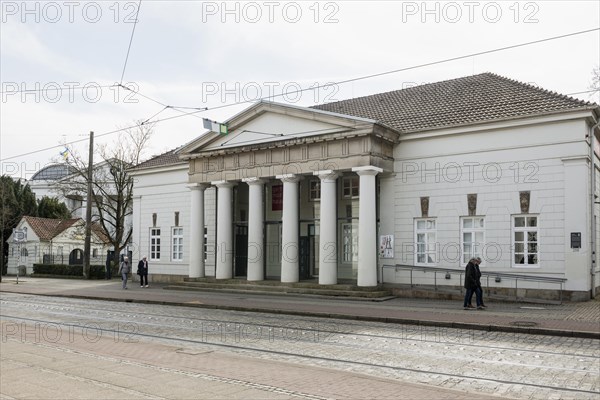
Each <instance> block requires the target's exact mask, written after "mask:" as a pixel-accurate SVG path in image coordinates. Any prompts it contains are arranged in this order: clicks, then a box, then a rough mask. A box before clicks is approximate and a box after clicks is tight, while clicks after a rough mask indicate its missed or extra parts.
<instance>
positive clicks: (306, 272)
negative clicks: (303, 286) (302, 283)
mask: <svg viewBox="0 0 600 400" xmlns="http://www.w3.org/2000/svg"><path fill="white" fill-rule="evenodd" d="M300 279H310V238H309V237H308V236H302V237H300Z"/></svg>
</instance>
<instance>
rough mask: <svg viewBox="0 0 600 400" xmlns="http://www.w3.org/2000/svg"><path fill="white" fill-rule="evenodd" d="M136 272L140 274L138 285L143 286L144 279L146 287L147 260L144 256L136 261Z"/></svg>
mask: <svg viewBox="0 0 600 400" xmlns="http://www.w3.org/2000/svg"><path fill="white" fill-rule="evenodd" d="M137 274H138V275H139V276H140V287H144V280H145V281H146V287H148V260H146V256H144V257H142V259H141V260H140V262H139V263H138V268H137Z"/></svg>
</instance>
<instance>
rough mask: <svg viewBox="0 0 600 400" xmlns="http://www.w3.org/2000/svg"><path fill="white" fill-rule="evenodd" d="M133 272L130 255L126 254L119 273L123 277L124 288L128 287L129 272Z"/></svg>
mask: <svg viewBox="0 0 600 400" xmlns="http://www.w3.org/2000/svg"><path fill="white" fill-rule="evenodd" d="M129 272H131V266H130V265H129V257H127V256H125V257H124V258H123V262H121V265H119V274H121V278H122V279H123V289H127V274H129Z"/></svg>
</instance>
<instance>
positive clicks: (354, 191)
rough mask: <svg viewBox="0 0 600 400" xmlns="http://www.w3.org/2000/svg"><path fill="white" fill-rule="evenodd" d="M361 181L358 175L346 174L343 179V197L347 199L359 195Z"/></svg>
mask: <svg viewBox="0 0 600 400" xmlns="http://www.w3.org/2000/svg"><path fill="white" fill-rule="evenodd" d="M359 182H360V179H359V177H358V176H345V177H344V178H343V179H342V197H343V198H345V199H351V198H353V197H358V195H359Z"/></svg>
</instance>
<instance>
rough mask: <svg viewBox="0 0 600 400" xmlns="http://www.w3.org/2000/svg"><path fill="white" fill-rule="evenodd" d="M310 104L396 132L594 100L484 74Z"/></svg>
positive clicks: (578, 106) (575, 106)
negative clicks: (356, 117) (332, 101)
mask: <svg viewBox="0 0 600 400" xmlns="http://www.w3.org/2000/svg"><path fill="white" fill-rule="evenodd" d="M311 108H315V109H317V110H325V111H330V112H335V113H340V114H347V115H354V116H359V117H363V118H370V119H374V120H376V121H378V122H380V123H382V124H385V125H387V126H390V127H392V128H394V129H396V130H398V131H400V132H415V131H423V130H430V129H439V128H448V127H454V126H460V125H468V124H477V123H484V122H492V121H501V120H508V119H516V118H523V117H529V116H541V115H545V114H555V113H559V112H565V111H574V110H592V109H596V108H598V105H597V104H593V103H589V102H585V101H581V100H577V99H574V98H572V97H568V96H564V95H561V94H558V93H556V92H550V91H548V90H544V89H541V88H538V87H535V86H532V85H528V84H525V83H522V82H518V81H515V80H512V79H508V78H505V77H502V76H499V75H496V74H492V73H483V74H479V75H473V76H467V77H464V78H458V79H452V80H448V81H443V82H436V83H430V84H425V85H421V86H415V87H411V88H407V89H402V90H395V91H392V92H386V93H379V94H374V95H371V96H364V97H358V98H355V99H349V100H342V101H338V102H334V103H327V104H321V105H316V106H313V107H311Z"/></svg>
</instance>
